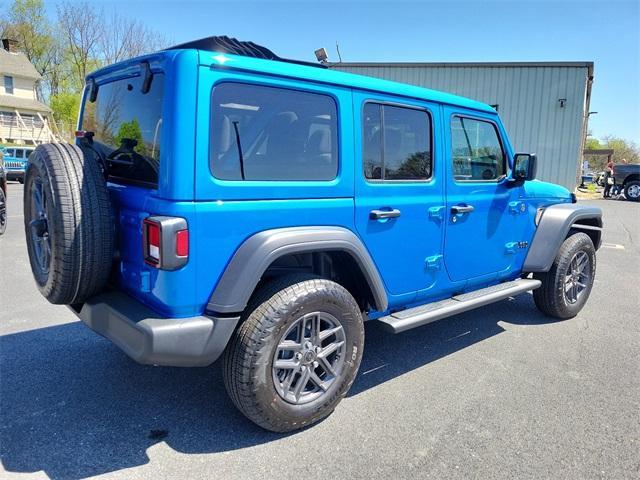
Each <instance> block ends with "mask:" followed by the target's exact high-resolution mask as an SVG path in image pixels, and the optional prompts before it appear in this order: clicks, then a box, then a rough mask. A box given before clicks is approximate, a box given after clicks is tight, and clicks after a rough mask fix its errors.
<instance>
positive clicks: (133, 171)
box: [82, 73, 164, 186]
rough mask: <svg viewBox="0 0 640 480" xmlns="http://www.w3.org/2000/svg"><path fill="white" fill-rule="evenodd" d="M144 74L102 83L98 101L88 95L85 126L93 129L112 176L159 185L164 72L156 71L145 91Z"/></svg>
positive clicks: (96, 146)
mask: <svg viewBox="0 0 640 480" xmlns="http://www.w3.org/2000/svg"><path fill="white" fill-rule="evenodd" d="M142 83H143V77H135V78H126V79H122V80H116V81H114V82H110V83H106V84H103V85H100V87H99V88H98V94H97V96H96V100H95V102H91V101H90V100H89V95H85V105H84V113H83V116H82V130H84V131H85V132H93V144H92V145H91V147H92V148H93V150H94V152H95V153H97V154H98V155H99V156H101V157H102V159H103V161H104V163H106V167H107V173H108V176H109V179H110V180H112V181H125V182H134V183H144V184H151V185H154V186H156V185H157V184H158V171H159V168H160V135H161V131H162V101H163V96H164V75H163V74H161V73H156V74H154V75H153V79H152V81H151V87H150V89H149V91H148V92H147V93H142Z"/></svg>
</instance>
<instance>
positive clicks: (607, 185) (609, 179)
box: [602, 161, 615, 198]
mask: <svg viewBox="0 0 640 480" xmlns="http://www.w3.org/2000/svg"><path fill="white" fill-rule="evenodd" d="M613 167H614V165H613V162H612V161H609V163H607V168H605V171H604V192H602V198H611V193H610V192H611V187H612V186H613V184H614V182H615V180H614V179H613Z"/></svg>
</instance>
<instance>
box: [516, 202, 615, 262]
mask: <svg viewBox="0 0 640 480" xmlns="http://www.w3.org/2000/svg"><path fill="white" fill-rule="evenodd" d="M585 220H587V222H585ZM581 222H582V223H581ZM572 228H574V229H578V230H584V231H585V233H589V234H591V235H590V236H592V238H596V239H597V241H595V242H594V246H595V247H596V249H598V248H600V241H601V240H600V239H601V238H602V235H601V234H602V210H600V209H599V208H597V207H590V206H585V205H578V204H576V203H562V204H558V205H551V206H549V207H546V208H545V209H544V212H543V213H542V217H541V218H540V223H539V224H538V228H537V230H536V233H535V235H534V236H533V240H532V241H531V247H530V248H529V252H528V253H527V257H526V258H525V260H524V266H523V267H522V271H523V272H547V271H549V269H550V268H551V265H552V264H553V260H554V259H555V258H556V254H557V253H558V249H559V248H560V246H561V245H562V242H564V240H565V238H567V234H568V233H569V230H571V229H572ZM593 234H595V235H593Z"/></svg>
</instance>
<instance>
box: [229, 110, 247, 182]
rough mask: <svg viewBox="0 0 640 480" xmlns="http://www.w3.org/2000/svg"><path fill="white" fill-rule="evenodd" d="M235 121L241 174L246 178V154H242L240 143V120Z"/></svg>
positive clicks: (234, 127)
mask: <svg viewBox="0 0 640 480" xmlns="http://www.w3.org/2000/svg"><path fill="white" fill-rule="evenodd" d="M232 123H233V129H234V130H235V132H236V145H237V146H238V159H239V160H240V176H241V177H242V180H244V179H245V178H244V156H243V155H242V145H241V144H240V131H239V129H238V123H239V122H238V121H237V120H236V121H235V122H232Z"/></svg>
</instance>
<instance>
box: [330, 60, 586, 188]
mask: <svg viewBox="0 0 640 480" xmlns="http://www.w3.org/2000/svg"><path fill="white" fill-rule="evenodd" d="M333 68H336V69H337V70H342V71H346V72H351V73H357V74H359V75H368V76H371V77H378V78H384V79H387V80H394V81H398V82H403V83H409V84H413V85H418V86H421V87H426V88H431V89H434V90H441V91H445V92H451V93H455V94H457V95H462V96H464V97H469V98H473V99H476V100H480V101H482V102H485V103H488V104H490V105H495V104H498V105H499V107H498V112H499V114H500V117H501V118H502V121H503V122H504V125H505V128H506V129H507V132H508V134H509V139H510V140H511V144H512V145H513V148H514V149H515V150H516V151H517V152H531V153H537V154H538V178H539V179H540V180H546V181H549V182H554V183H558V184H560V185H564V186H565V187H567V188H568V189H569V190H573V189H574V188H575V185H576V177H577V172H578V166H579V165H580V162H581V157H582V156H581V152H580V150H581V148H582V126H583V122H584V115H585V113H586V112H585V111H584V108H585V105H584V99H585V95H586V86H587V75H588V71H587V67H574V66H566V67H565V66H531V67H523V66H486V67H485V66H477V67H476V66H455V65H452V66H412V67H407V66H335V67H333ZM560 98H566V99H567V102H566V104H565V106H564V108H560V102H558V99H560Z"/></svg>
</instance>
